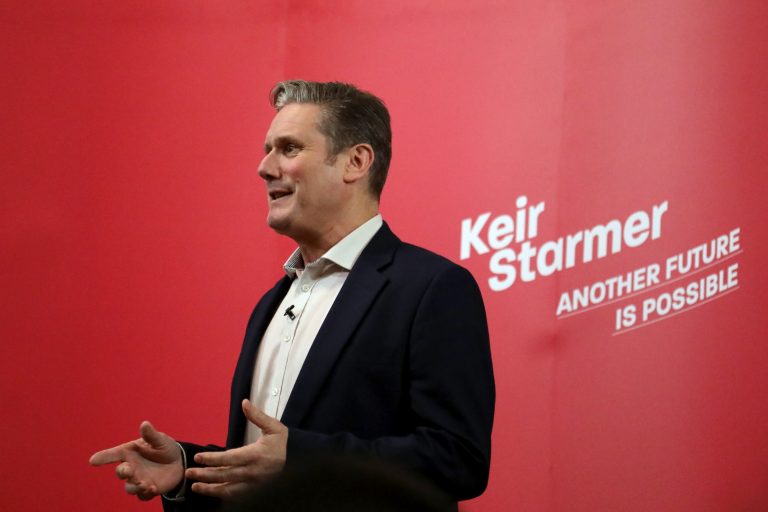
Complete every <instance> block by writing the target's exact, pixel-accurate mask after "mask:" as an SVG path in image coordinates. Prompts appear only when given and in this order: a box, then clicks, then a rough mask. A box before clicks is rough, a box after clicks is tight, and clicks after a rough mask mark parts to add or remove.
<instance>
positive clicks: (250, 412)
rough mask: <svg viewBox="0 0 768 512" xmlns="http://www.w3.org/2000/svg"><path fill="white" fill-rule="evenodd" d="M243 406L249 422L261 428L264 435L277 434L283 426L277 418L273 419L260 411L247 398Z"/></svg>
mask: <svg viewBox="0 0 768 512" xmlns="http://www.w3.org/2000/svg"><path fill="white" fill-rule="evenodd" d="M242 406H243V413H244V414H245V417H246V418H248V421H250V422H251V423H253V424H254V425H256V426H257V427H259V428H260V429H261V432H262V433H263V434H272V433H275V432H276V431H277V428H278V427H279V426H280V425H281V424H280V422H279V421H278V420H277V419H276V418H273V417H272V416H269V415H268V414H267V413H265V412H264V411H262V410H260V409H259V408H258V407H256V406H255V405H253V404H252V403H251V402H250V400H248V399H247V398H246V399H244V400H243V403H242Z"/></svg>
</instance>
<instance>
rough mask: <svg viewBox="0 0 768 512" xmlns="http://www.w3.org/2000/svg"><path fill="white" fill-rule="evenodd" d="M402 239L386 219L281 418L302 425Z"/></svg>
mask: <svg viewBox="0 0 768 512" xmlns="http://www.w3.org/2000/svg"><path fill="white" fill-rule="evenodd" d="M399 243H400V241H399V240H398V238H397V237H396V236H395V235H394V234H393V233H392V232H391V231H390V230H389V227H388V226H387V225H386V223H385V224H384V225H383V226H382V227H381V229H380V230H379V231H378V232H377V233H376V235H375V236H374V237H373V239H371V242H370V243H369V244H368V246H367V247H366V248H365V249H364V250H363V252H362V253H361V254H360V257H359V258H358V260H357V262H356V263H355V266H354V267H353V268H352V270H351V271H350V273H349V276H347V280H346V281H345V282H344V286H343V287H342V288H341V291H340V292H339V295H338V297H336V301H335V302H334V303H333V306H332V307H331V309H330V311H329V312H328V316H327V317H326V318H325V321H324V322H323V325H322V327H320V331H319V332H318V333H317V337H316V338H315V341H314V342H313V343H312V348H311V349H310V350H309V354H307V358H306V360H305V361H304V365H303V366H302V368H301V372H300V373H299V377H298V379H297V380H296V384H295V385H294V387H293V391H292V392H291V397H290V398H289V400H288V403H287V404H286V406H285V410H284V411H283V416H282V418H281V419H282V422H283V423H285V424H286V425H288V426H289V427H290V426H298V425H300V423H301V421H302V419H303V418H304V416H305V415H306V413H307V412H308V411H309V409H310V408H311V406H312V404H313V403H314V401H315V397H316V396H317V394H318V393H319V392H320V390H321V389H322V387H323V383H324V382H325V379H326V378H327V377H328V375H329V374H330V372H331V370H332V369H333V366H334V364H335V363H336V360H337V359H338V357H339V354H340V353H341V351H342V349H343V348H344V346H345V345H346V344H347V343H348V341H349V339H350V338H351V336H352V333H353V332H354V331H355V329H356V328H357V325H358V324H359V323H360V321H361V320H362V319H363V318H364V317H365V315H366V314H367V312H368V310H369V309H370V307H371V305H372V304H373V301H374V300H375V299H376V296H377V295H378V294H379V292H380V291H381V289H382V288H383V287H384V285H385V284H386V282H387V278H386V277H384V276H383V275H382V274H381V273H380V272H379V271H380V269H381V268H382V267H384V266H386V265H388V264H389V263H390V262H391V261H392V257H393V255H394V252H395V249H396V247H397V244H399Z"/></svg>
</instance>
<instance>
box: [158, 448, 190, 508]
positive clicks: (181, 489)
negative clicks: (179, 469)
mask: <svg viewBox="0 0 768 512" xmlns="http://www.w3.org/2000/svg"><path fill="white" fill-rule="evenodd" d="M176 444H177V445H178V447H179V450H181V463H182V465H183V466H184V475H183V477H182V479H181V484H179V485H178V486H177V487H176V488H174V489H171V490H170V491H169V493H168V494H163V498H164V499H166V500H168V501H184V494H185V492H186V490H187V453H186V452H185V451H184V447H183V446H181V445H180V444H179V443H176ZM176 489H178V491H176ZM174 491H176V492H174Z"/></svg>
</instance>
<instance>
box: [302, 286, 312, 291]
mask: <svg viewBox="0 0 768 512" xmlns="http://www.w3.org/2000/svg"><path fill="white" fill-rule="evenodd" d="M310 288H311V286H309V285H308V284H305V285H302V287H301V289H302V291H305V292H308V291H309V289H310Z"/></svg>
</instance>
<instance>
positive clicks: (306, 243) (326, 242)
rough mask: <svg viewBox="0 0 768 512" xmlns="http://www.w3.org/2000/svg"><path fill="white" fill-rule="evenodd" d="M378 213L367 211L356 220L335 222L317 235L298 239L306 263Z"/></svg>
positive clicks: (326, 250)
mask: <svg viewBox="0 0 768 512" xmlns="http://www.w3.org/2000/svg"><path fill="white" fill-rule="evenodd" d="M378 213H379V212H378V209H373V210H370V211H368V212H366V214H365V215H362V216H360V217H358V218H357V219H356V221H354V222H348V223H344V224H335V225H333V226H331V227H330V228H329V229H327V230H326V231H325V232H322V233H320V234H319V235H318V236H316V237H312V238H310V239H307V240H296V243H298V244H299V251H300V252H301V257H302V259H303V260H304V264H305V265H307V264H309V263H312V262H313V261H315V260H317V259H318V258H320V257H321V256H322V255H323V254H325V253H326V252H328V250H329V249H330V248H331V247H333V246H334V245H336V244H337V243H339V242H340V241H341V240H342V239H343V238H344V237H346V236H347V235H349V234H350V233H351V232H353V231H354V230H356V229H357V228H359V227H360V226H362V225H363V224H365V223H366V222H368V221H369V220H371V219H372V218H373V217H375V216H376V215H378Z"/></svg>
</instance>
